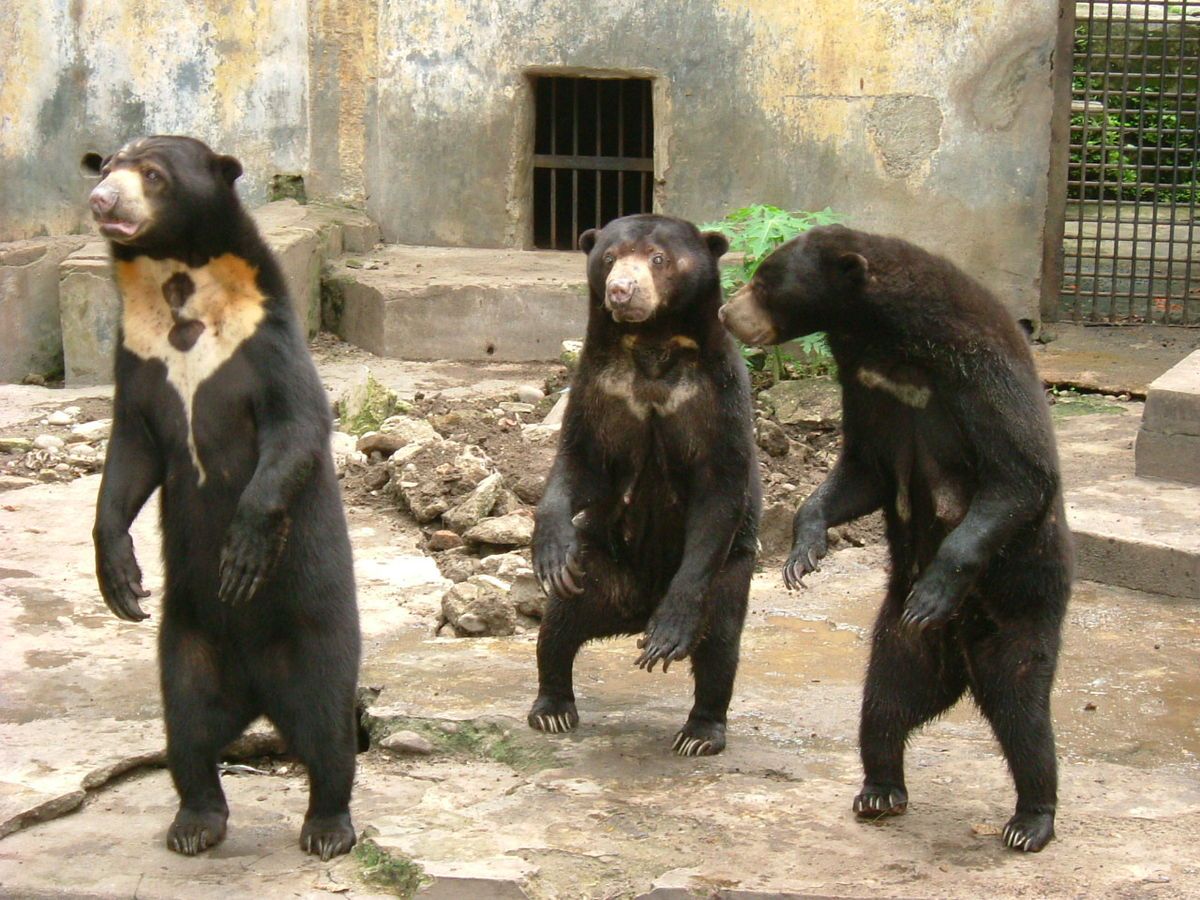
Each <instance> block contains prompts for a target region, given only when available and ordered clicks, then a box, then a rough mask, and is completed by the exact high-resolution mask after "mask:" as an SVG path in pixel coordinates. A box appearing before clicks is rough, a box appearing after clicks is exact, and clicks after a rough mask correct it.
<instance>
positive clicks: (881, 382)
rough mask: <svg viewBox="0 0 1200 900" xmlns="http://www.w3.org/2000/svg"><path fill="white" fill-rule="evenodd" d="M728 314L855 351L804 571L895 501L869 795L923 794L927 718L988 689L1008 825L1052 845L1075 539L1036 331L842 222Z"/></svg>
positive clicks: (876, 660)
mask: <svg viewBox="0 0 1200 900" xmlns="http://www.w3.org/2000/svg"><path fill="white" fill-rule="evenodd" d="M721 318H722V320H723V321H724V323H725V325H726V326H727V327H728V328H729V330H730V331H732V332H733V333H734V334H735V335H737V336H738V337H740V338H741V339H742V340H744V341H747V342H750V343H755V344H773V343H778V342H780V341H785V340H789V339H791V338H794V337H797V336H799V335H804V334H809V333H811V332H814V331H825V332H826V333H827V334H828V338H829V345H830V347H831V349H832V350H833V356H834V359H835V360H836V361H837V365H838V379H839V381H840V382H841V387H842V405H843V410H842V421H843V446H842V452H841V456H840V457H839V459H838V461H837V464H836V465H835V466H834V468H833V470H832V471H831V472H830V474H829V477H828V478H827V479H826V480H825V481H824V483H822V484H821V485H820V486H819V487H818V488H817V489H816V490H815V491H814V492H813V494H812V496H810V497H809V498H808V499H807V500H806V501H805V502H804V504H803V505H802V506H801V507H800V509H799V511H798V512H797V513H796V517H795V521H794V526H793V545H792V552H791V556H790V558H789V559H788V562H787V564H786V566H785V568H784V579H785V581H786V582H787V584H788V586H789V587H794V586H796V585H798V584H799V583H800V579H801V578H802V577H803V576H804V575H805V574H807V573H808V572H811V571H813V570H814V569H815V568H816V566H817V562H818V560H820V559H821V557H823V556H824V555H825V553H826V529H828V528H830V527H832V526H835V525H839V524H842V523H844V522H847V521H849V520H851V519H854V518H857V517H859V516H863V515H866V514H867V513H870V512H872V511H874V510H876V509H879V508H880V507H882V508H883V510H884V515H885V517H886V521H887V540H888V548H889V551H890V554H891V573H890V578H889V581H888V590H887V596H886V598H885V599H884V601H883V608H882V609H881V610H880V612H879V617H878V619H877V621H876V623H875V629H874V634H873V638H872V642H871V658H870V664H869V666H868V669H867V680H866V688H865V692H864V696H863V705H862V721H861V731H860V747H861V753H862V761H863V769H864V770H865V781H864V783H863V787H862V791H861V792H860V793H859V795H858V796H857V797H856V798H855V800H854V809H855V811H856V812H857V813H858V814H859V815H860V816H864V817H878V816H883V815H898V814H900V813H903V812H904V811H905V809H906V808H907V806H908V791H907V788H906V787H905V782H904V745H905V741H906V740H907V738H908V736H909V733H910V732H911V731H912V730H913V729H915V728H917V727H918V726H920V725H921V724H923V723H925V722H927V721H929V720H930V719H932V718H934V717H935V716H938V715H940V714H941V713H943V712H945V711H946V710H947V709H949V708H950V707H951V706H952V705H954V703H955V702H956V701H957V700H958V699H959V698H960V697H961V696H962V695H963V693H964V692H965V691H967V690H969V691H970V692H971V695H972V696H973V697H974V699H975V702H976V703H977V704H978V706H979V708H980V709H981V710H982V711H983V714H984V715H985V716H986V717H987V719H988V721H989V722H990V723H991V726H992V729H993V731H994V732H995V735H996V738H997V739H998V740H999V742H1000V746H1001V748H1002V749H1003V751H1004V756H1005V759H1006V760H1007V761H1008V766H1009V770H1010V771H1011V773H1012V776H1013V779H1014V781H1015V782H1016V787H1017V809H1016V813H1015V814H1014V815H1013V817H1012V818H1011V819H1010V820H1009V821H1008V824H1007V825H1006V826H1005V828H1004V842H1005V844H1007V845H1008V846H1009V847H1014V848H1016V849H1019V850H1027V851H1037V850H1041V849H1042V847H1044V846H1045V845H1046V843H1047V842H1048V841H1049V840H1050V839H1051V838H1052V837H1053V836H1054V813H1055V805H1056V802H1057V775H1056V766H1055V757H1054V733H1053V729H1052V727H1051V722H1050V688H1051V684H1052V682H1053V680H1054V670H1055V665H1056V662H1057V659H1058V650H1059V640H1060V631H1061V626H1062V620H1063V615H1064V612H1065V610H1066V605H1067V598H1068V595H1069V593H1070V585H1071V544H1070V536H1069V534H1068V531H1067V524H1066V519H1065V517H1064V515H1063V500H1062V489H1061V487H1060V483H1059V472H1058V458H1057V453H1056V450H1055V446H1054V434H1053V431H1052V430H1051V425H1050V415H1049V410H1048V407H1047V404H1046V401H1045V397H1044V395H1043V391H1042V385H1041V381H1040V380H1039V379H1038V376H1037V372H1036V371H1035V370H1034V366H1033V357H1032V355H1031V354H1030V352H1029V347H1028V344H1027V339H1026V337H1025V335H1024V334H1023V333H1022V332H1021V330H1020V328H1019V327H1018V326H1017V323H1016V322H1015V321H1014V320H1013V319H1012V317H1011V316H1010V315H1009V314H1008V312H1007V311H1006V310H1005V309H1004V307H1003V306H1001V304H1000V303H999V301H998V300H997V299H996V298H995V297H993V296H992V295H991V294H990V293H989V292H988V291H987V290H986V289H985V288H984V287H982V286H981V285H980V284H978V283H977V282H975V281H973V280H972V279H970V278H968V277H967V276H966V275H965V274H963V273H962V272H961V271H959V270H958V269H957V268H955V267H954V266H953V265H951V264H950V263H949V262H947V261H946V260H944V259H942V258H940V257H937V256H934V255H932V254H930V253H926V252H925V251H923V250H921V249H920V248H918V247H915V246H913V245H912V244H909V243H906V242H904V241H901V240H897V239H894V238H885V237H878V236H874V235H869V234H864V233H862V232H858V231H851V230H849V229H847V228H843V227H841V226H831V227H825V228H817V229H813V230H812V231H810V232H808V233H807V234H804V235H801V236H800V237H798V238H796V239H794V240H792V241H790V242H788V243H787V244H784V245H783V246H782V247H780V248H779V249H778V250H777V251H776V252H775V253H773V254H772V255H771V256H770V257H768V258H767V259H766V260H764V261H763V263H762V265H761V266H760V267H759V269H758V271H757V273H756V274H755V276H754V278H753V279H752V280H751V282H750V284H748V285H747V286H746V287H744V288H743V289H742V290H741V291H739V292H738V293H737V294H736V295H735V296H734V297H733V299H732V300H731V301H730V303H729V304H728V305H727V306H726V307H724V308H723V309H722V312H721Z"/></svg>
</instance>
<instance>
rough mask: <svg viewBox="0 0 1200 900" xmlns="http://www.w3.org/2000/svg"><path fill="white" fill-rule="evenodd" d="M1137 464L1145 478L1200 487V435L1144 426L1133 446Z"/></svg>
mask: <svg viewBox="0 0 1200 900" xmlns="http://www.w3.org/2000/svg"><path fill="white" fill-rule="evenodd" d="M1147 408H1148V407H1147ZM1134 460H1135V462H1136V465H1137V473H1138V475H1139V476H1141V477H1143V478H1166V479H1170V480H1171V481H1186V482H1188V483H1189V484H1200V435H1196V434H1164V433H1163V432H1159V431H1147V430H1146V428H1145V427H1144V426H1143V427H1142V429H1141V430H1140V431H1138V435H1137V443H1135V444H1134ZM1197 527H1198V528H1200V523H1197Z"/></svg>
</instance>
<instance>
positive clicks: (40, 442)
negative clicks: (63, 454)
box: [33, 434, 67, 450]
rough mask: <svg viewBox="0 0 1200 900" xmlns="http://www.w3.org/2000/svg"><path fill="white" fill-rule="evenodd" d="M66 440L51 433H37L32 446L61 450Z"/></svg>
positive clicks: (39, 448)
mask: <svg viewBox="0 0 1200 900" xmlns="http://www.w3.org/2000/svg"><path fill="white" fill-rule="evenodd" d="M66 445H67V442H66V441H64V440H63V439H62V438H60V437H55V436H54V435H52V434H39V435H38V436H37V437H35V438H34V439H33V446H34V447H36V448H37V449H38V450H61V449H62V448H63V447H65V446H66Z"/></svg>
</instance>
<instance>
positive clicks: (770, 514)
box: [758, 503, 796, 557]
mask: <svg viewBox="0 0 1200 900" xmlns="http://www.w3.org/2000/svg"><path fill="white" fill-rule="evenodd" d="M795 514H796V509H795V507H794V506H793V505H792V504H790V503H768V504H765V505H764V506H763V511H762V520H761V521H760V523H759V526H758V543H759V546H760V547H761V548H762V551H761V552H762V556H764V557H777V556H787V554H788V553H790V552H791V549H792V519H793V518H794V517H795Z"/></svg>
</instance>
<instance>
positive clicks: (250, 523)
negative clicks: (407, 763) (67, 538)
mask: <svg viewBox="0 0 1200 900" xmlns="http://www.w3.org/2000/svg"><path fill="white" fill-rule="evenodd" d="M83 165H84V167H85V169H87V170H89V171H91V172H93V173H96V174H99V175H100V176H101V177H102V179H103V180H102V181H101V182H100V183H99V184H98V185H97V186H96V188H95V189H94V190H93V191H92V193H91V198H90V205H91V208H92V212H93V214H94V216H95V219H96V222H97V225H98V227H99V230H100V232H101V234H102V235H103V236H104V237H105V238H107V239H108V241H109V245H110V248H111V251H112V261H113V272H114V276H115V279H116V284H117V288H118V290H119V292H120V295H121V303H122V310H121V326H120V335H119V345H118V348H117V353H116V377H115V381H116V394H115V398H114V411H113V427H112V437H111V439H110V441H109V445H108V453H107V456H106V459H105V463H104V476H103V479H102V481H101V485H100V496H99V499H98V501H97V508H96V526H95V529H94V532H93V536H94V539H95V545H96V568H97V575H98V578H99V582H100V591H101V593H102V594H103V596H104V601H105V603H107V604H108V606H109V608H110V609H111V610H112V611H113V612H114V613H115V614H116V615H117V616H119V617H120V618H122V619H125V620H126V621H130V622H137V621H141V620H142V619H145V618H146V617H147V614H146V613H145V612H143V611H142V608H141V606H140V604H139V602H138V601H139V599H141V598H144V597H146V596H148V594H147V592H146V591H145V590H144V589H143V588H142V575H141V571H140V569H139V568H138V564H137V561H136V559H135V557H134V550H133V542H132V540H131V539H130V535H129V527H130V525H131V523H132V522H133V520H134V518H135V517H136V516H137V513H138V510H140V509H141V507H142V505H143V504H144V503H145V502H146V500H147V498H149V496H150V494H151V492H153V491H154V490H155V489H156V488H158V489H159V490H160V498H161V518H162V535H163V558H164V563H165V573H166V586H165V591H164V596H163V603H162V625H161V628H160V630H159V648H158V649H159V667H160V674H161V683H162V695H163V707H164V712H165V718H166V731H167V765H168V768H169V769H170V772H171V778H172V779H173V780H174V782H175V788H176V790H177V791H178V793H179V800H180V804H179V812H178V813H177V814H176V816H175V820H174V822H172V823H171V826H170V828H169V829H168V831H167V846H168V847H170V848H171V849H172V850H175V851H177V852H179V853H184V854H187V855H189V856H190V855H193V854H195V853H198V852H200V851H202V850H205V849H207V848H209V847H212V846H214V845H215V844H217V843H219V842H220V841H221V839H222V838H223V837H224V836H225V821H226V819H227V817H228V813H229V808H228V806H227V804H226V802H225V795H224V793H223V792H222V790H221V784H220V779H219V777H218V772H217V763H218V757H219V754H220V752H221V749H222V748H223V747H224V746H225V745H226V744H228V743H229V742H230V741H232V740H233V739H234V738H236V737H237V736H238V735H239V734H240V733H241V732H242V731H243V729H245V727H246V726H247V725H248V724H249V723H250V722H251V721H252V720H253V719H254V718H256V717H257V716H259V715H260V714H262V715H266V716H267V718H269V719H270V720H271V721H272V722H274V724H275V725H276V726H277V727H278V729H279V731H280V732H281V733H282V735H283V737H284V739H285V740H286V742H287V744H288V747H289V749H290V750H291V752H293V753H294V754H295V755H296V756H297V757H299V759H300V760H301V761H302V762H303V763H304V764H305V766H307V768H308V775H309V783H310V796H309V806H308V813H307V815H306V816H305V820H304V827H303V829H302V830H301V832H300V845H301V847H302V848H303V849H304V850H306V851H308V852H309V853H313V854H317V855H320V856H321V858H322V859H329V858H330V857H332V856H335V855H337V854H340V853H345V852H346V851H347V850H349V849H350V847H351V846H353V844H354V828H353V826H352V824H351V822H350V808H349V804H350V791H351V786H352V783H353V780H354V756H355V751H356V749H357V738H356V722H355V710H354V702H355V697H354V693H355V684H356V681H357V677H358V661H359V643H360V641H359V629H358V612H357V607H356V604H355V597H354V575H353V566H352V561H351V556H350V541H349V538H348V535H347V532H346V521H345V517H344V514H343V512H342V503H341V497H340V494H339V492H338V484H337V477H336V475H335V473H334V468H333V460H332V457H331V454H330V449H329V434H330V426H331V415H330V409H329V402H328V401H327V400H326V398H325V391H324V390H323V388H322V386H321V382H320V380H319V378H318V376H317V371H316V368H315V367H314V365H313V362H312V358H311V357H310V356H309V353H308V348H307V347H306V346H305V341H304V336H303V334H302V333H301V330H300V326H299V323H298V321H297V318H296V314H295V313H294V312H293V310H292V306H291V303H290V302H289V300H288V293H287V289H286V287H285V285H284V280H283V276H282V274H281V273H280V270H279V266H278V265H277V263H276V261H275V259H274V258H273V257H272V255H271V252H270V251H269V250H268V249H267V246H266V244H265V243H264V242H263V240H262V238H261V237H260V236H259V234H258V231H257V230H256V228H255V226H254V223H253V222H252V220H251V219H250V216H249V215H248V214H247V213H246V211H245V210H244V209H243V207H242V205H241V204H240V202H239V201H238V198H237V194H236V192H235V191H234V187H233V184H234V181H235V180H236V179H237V178H238V176H239V175H240V174H241V172H242V167H241V165H240V164H239V163H238V161H237V160H236V159H234V158H233V157H231V156H218V155H217V154H215V153H213V151H212V150H210V149H209V148H208V147H207V146H205V145H204V144H202V143H201V142H200V141H197V140H194V139H192V138H187V137H174V136H171V137H167V136H156V137H149V138H144V139H141V140H137V141H133V142H132V143H130V144H128V145H126V146H125V147H123V148H122V149H121V150H119V151H118V152H117V153H115V154H113V155H112V156H109V157H107V158H104V159H101V157H100V156H99V155H98V154H95V153H89V154H87V155H86V156H85V157H84V158H83Z"/></svg>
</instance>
